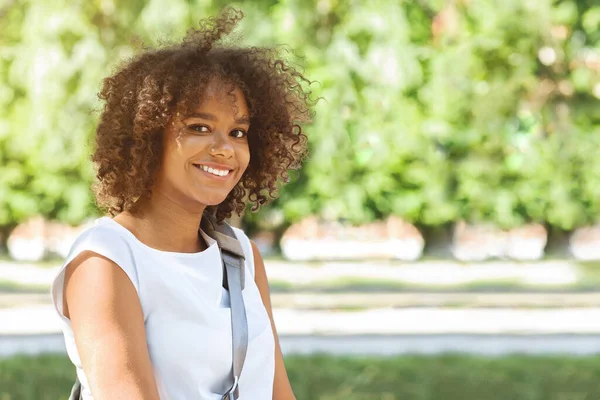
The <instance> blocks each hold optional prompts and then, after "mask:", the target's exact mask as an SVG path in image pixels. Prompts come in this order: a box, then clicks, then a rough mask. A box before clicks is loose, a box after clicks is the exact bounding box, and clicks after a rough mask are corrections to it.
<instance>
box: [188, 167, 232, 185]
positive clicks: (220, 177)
mask: <svg viewBox="0 0 600 400" xmlns="http://www.w3.org/2000/svg"><path fill="white" fill-rule="evenodd" d="M192 165H193V166H194V168H195V169H196V170H197V171H198V172H200V173H201V174H203V175H204V176H206V177H207V178H209V179H214V180H216V181H220V182H223V181H226V180H227V179H229V178H230V177H231V175H233V169H232V168H231V167H228V166H227V165H223V164H217V163H198V164H196V163H194V164H192ZM201 165H205V166H207V167H210V168H215V169H220V170H228V171H229V173H228V174H227V175H225V176H219V175H214V174H211V173H210V172H206V171H204V170H203V169H202V168H200V166H201Z"/></svg>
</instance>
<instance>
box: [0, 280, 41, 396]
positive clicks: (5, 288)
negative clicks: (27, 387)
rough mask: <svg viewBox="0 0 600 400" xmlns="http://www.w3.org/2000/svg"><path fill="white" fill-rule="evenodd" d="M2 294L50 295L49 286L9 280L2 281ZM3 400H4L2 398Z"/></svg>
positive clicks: (0, 281)
mask: <svg viewBox="0 0 600 400" xmlns="http://www.w3.org/2000/svg"><path fill="white" fill-rule="evenodd" d="M0 293H50V286H48V285H31V284H27V285H25V284H22V283H17V282H13V281H8V280H0ZM0 400H2V398H0Z"/></svg>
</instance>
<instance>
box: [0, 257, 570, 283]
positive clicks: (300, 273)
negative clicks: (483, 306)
mask: <svg viewBox="0 0 600 400" xmlns="http://www.w3.org/2000/svg"><path fill="white" fill-rule="evenodd" d="M265 265H266V268H267V274H268V275H269V279H270V280H273V281H280V282H290V283H295V284H299V285H302V284H311V283H319V282H328V281H335V280H338V279H340V278H358V279H372V280H380V281H381V280H384V281H386V280H389V281H393V282H398V283H405V284H412V285H441V286H453V285H460V284H468V283H473V282H478V281H482V280H483V281H493V280H510V281H511V282H515V283H522V284H527V285H538V286H544V285H554V286H555V285H570V284H573V283H575V282H577V280H578V278H579V276H578V270H577V266H576V264H575V263H574V262H572V261H569V260H562V261H561V260H557V261H543V262H535V263H516V262H508V261H492V262H482V263H470V264H464V263H457V262H453V261H419V262H418V263H399V262H393V263H392V262H382V261H379V262H378V261H373V262H331V263H318V264H310V263H292V262H282V261H274V260H266V261H265ZM58 268H59V266H54V267H43V268H40V267H38V266H36V265H35V264H23V263H9V262H0V281H8V282H14V283H17V284H21V285H50V283H51V282H52V279H53V278H54V276H55V275H56V272H57V271H58Z"/></svg>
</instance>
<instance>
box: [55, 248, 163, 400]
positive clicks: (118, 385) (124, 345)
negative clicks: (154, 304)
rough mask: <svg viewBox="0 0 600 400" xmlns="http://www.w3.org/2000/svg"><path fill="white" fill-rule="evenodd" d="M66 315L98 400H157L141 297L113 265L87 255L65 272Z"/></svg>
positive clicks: (102, 259) (80, 256) (105, 260)
mask: <svg viewBox="0 0 600 400" xmlns="http://www.w3.org/2000/svg"><path fill="white" fill-rule="evenodd" d="M64 313H65V316H66V317H67V318H70V319H71V326H72V328H73V333H74V336H75V343H76V345H77V350H78V352H79V356H80V358H81V363H82V365H83V370H84V371H85V374H86V377H87V379H88V381H89V385H90V390H91V391H92V394H93V395H94V399H96V400H107V399H110V400H121V399H122V400H125V399H127V400H159V395H158V389H157V387H156V381H155V379H154V373H153V370H152V365H151V363H150V356H149V354H148V348H147V344H146V332H145V327H144V317H143V313H142V308H141V305H140V301H139V297H138V295H137V292H136V290H135V287H134V286H133V283H132V282H131V281H130V280H129V278H128V276H127V274H125V272H124V271H123V270H122V269H121V268H120V267H119V266H118V265H117V264H115V263H114V262H112V261H111V260H109V259H108V258H105V257H103V256H100V255H98V254H96V253H93V252H90V251H85V252H83V253H81V254H80V255H79V256H78V257H77V258H75V259H74V260H73V261H72V262H71V263H69V265H68V266H67V268H66V272H65V286H64Z"/></svg>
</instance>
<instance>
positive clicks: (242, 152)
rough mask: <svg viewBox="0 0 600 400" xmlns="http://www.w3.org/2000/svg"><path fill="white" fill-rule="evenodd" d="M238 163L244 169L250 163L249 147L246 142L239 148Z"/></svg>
mask: <svg viewBox="0 0 600 400" xmlns="http://www.w3.org/2000/svg"><path fill="white" fill-rule="evenodd" d="M238 164H239V166H240V167H242V168H241V169H243V170H244V171H245V170H246V168H248V165H249V164H250V147H249V146H248V145H247V144H246V145H245V146H243V147H241V148H240V149H239V152H238Z"/></svg>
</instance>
